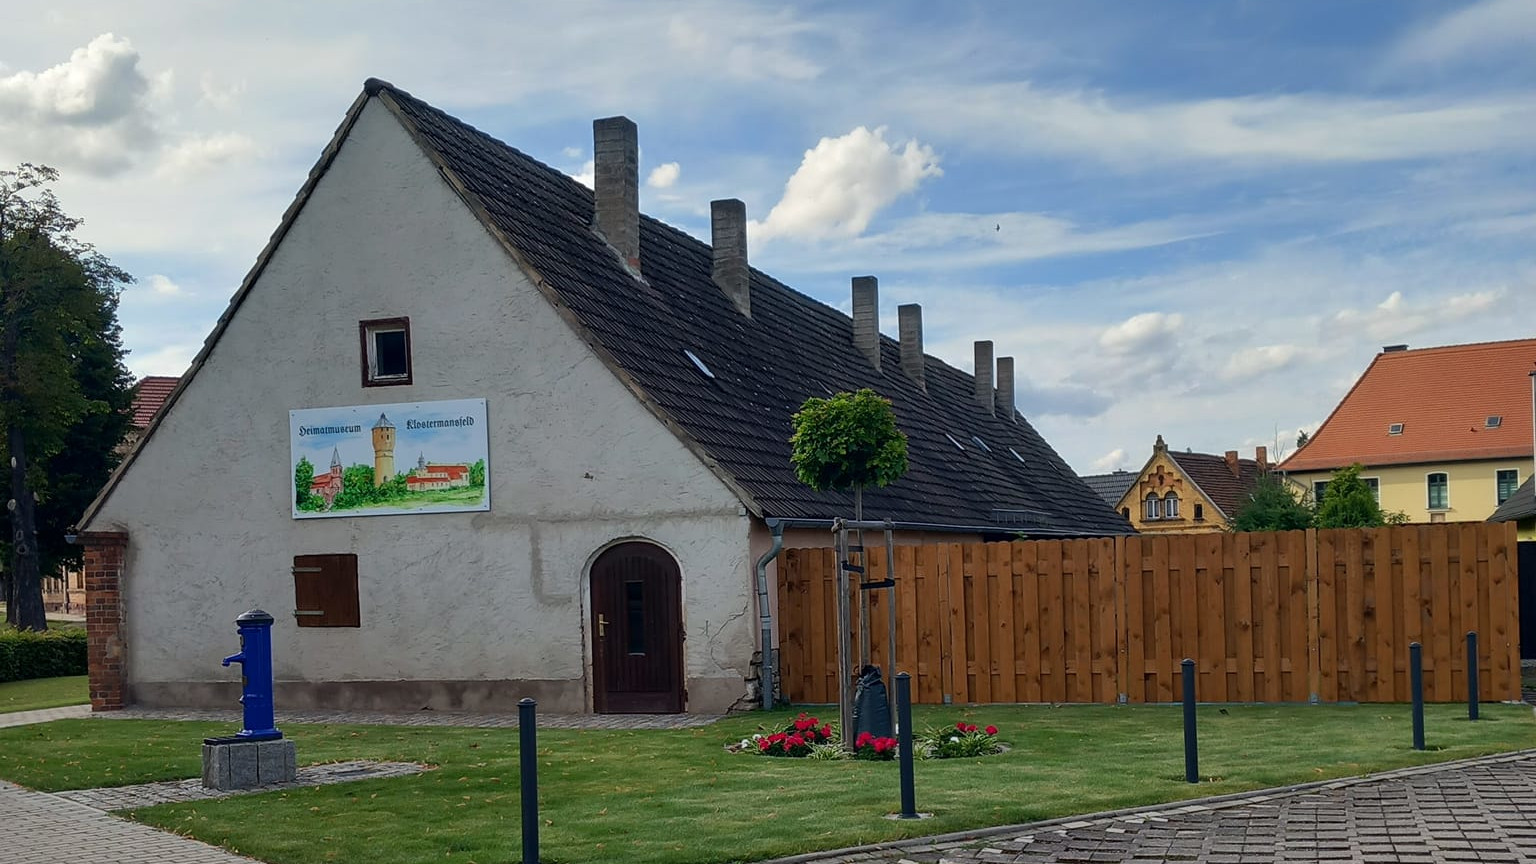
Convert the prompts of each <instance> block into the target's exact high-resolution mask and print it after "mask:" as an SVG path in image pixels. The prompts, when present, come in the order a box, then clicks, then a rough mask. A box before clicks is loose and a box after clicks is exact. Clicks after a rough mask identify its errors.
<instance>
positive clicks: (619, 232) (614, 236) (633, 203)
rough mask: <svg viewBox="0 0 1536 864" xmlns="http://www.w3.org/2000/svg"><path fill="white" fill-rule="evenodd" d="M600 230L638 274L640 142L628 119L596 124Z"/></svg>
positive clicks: (594, 142) (594, 149)
mask: <svg viewBox="0 0 1536 864" xmlns="http://www.w3.org/2000/svg"><path fill="white" fill-rule="evenodd" d="M592 160H593V184H594V185H595V186H596V187H597V188H596V189H594V190H593V191H594V195H595V197H596V199H597V230H598V231H601V232H602V234H603V239H605V240H607V241H608V245H610V246H612V247H613V248H614V249H616V250H618V253H619V256H620V257H621V258H623V259H624V263H626V264H628V265H629V266H630V268H631V269H633V270H634V271H635V272H637V273H638V272H639V271H640V141H639V132H638V130H637V129H636V128H635V123H634V121H633V120H630V119H629V118H628V117H606V118H604V119H602V120H593V121H592Z"/></svg>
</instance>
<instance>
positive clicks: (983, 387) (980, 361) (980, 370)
mask: <svg viewBox="0 0 1536 864" xmlns="http://www.w3.org/2000/svg"><path fill="white" fill-rule="evenodd" d="M975 378H976V404H977V405H980V406H981V407H982V408H984V409H986V412H987V413H988V414H991V413H993V405H994V399H995V398H996V392H995V391H993V389H992V340H990V339H986V340H980V341H978V342H977V343H976V375H975Z"/></svg>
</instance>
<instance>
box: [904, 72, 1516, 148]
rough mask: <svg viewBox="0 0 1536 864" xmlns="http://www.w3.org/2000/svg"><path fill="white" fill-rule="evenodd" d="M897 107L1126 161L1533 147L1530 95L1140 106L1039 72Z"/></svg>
mask: <svg viewBox="0 0 1536 864" xmlns="http://www.w3.org/2000/svg"><path fill="white" fill-rule="evenodd" d="M884 104H885V106H886V108H887V110H889V111H891V112H893V113H896V114H897V115H898V116H903V117H908V118H911V121H912V122H913V123H914V124H918V125H921V126H922V127H924V128H927V129H930V130H932V132H931V134H934V135H946V136H949V138H950V139H951V140H955V141H957V142H959V143H960V144H961V145H962V146H979V147H984V148H986V149H994V150H1002V151H1007V152H1026V153H1034V152H1046V153H1054V154H1058V155H1065V156H1069V157H1075V158H1076V157H1082V156H1091V157H1095V158H1098V159H1101V160H1104V161H1107V162H1110V163H1112V164H1115V165H1116V166H1117V167H1119V168H1122V169H1125V170H1146V169H1150V168H1156V167H1160V166H1162V165H1163V164H1166V163H1168V162H1187V161H1204V160H1221V161H1227V162H1237V163H1245V164H1246V163H1253V162H1281V163H1306V162H1346V163H1347V162H1373V161H1388V160H1396V159H1412V158H1419V157H1426V156H1437V155H1447V154H1454V153H1467V152H1484V151H1487V150H1490V149H1496V148H1518V147H1525V146H1527V144H1528V142H1529V140H1530V137H1531V136H1532V135H1533V134H1536V100H1532V99H1531V98H1530V96H1529V95H1528V94H1515V95H1511V96H1508V97H1496V96H1487V97H1482V98H1465V97H1462V98H1457V99H1454V100H1453V99H1449V98H1445V99H1441V98H1429V97H1424V98H1418V99H1403V100H1391V99H1370V98H1364V97H1355V96H1334V95H1326V94H1294V95H1277V96H1270V95H1264V96H1243V97H1233V98H1218V99H1203V100H1194V101H1184V102H1161V103H1157V102H1148V103H1141V104H1136V103H1133V102H1131V101H1130V100H1116V99H1112V98H1111V97H1109V96H1107V95H1105V94H1104V93H1103V92H1100V91H1085V90H1071V91H1069V90H1052V89H1048V88H1044V87H1037V86H1035V85H1033V84H1032V83H1030V82H1027V81H1026V82H1007V83H1001V84H990V85H984V86H967V87H965V88H964V89H963V90H961V89H959V88H958V87H956V86H949V85H939V84H931V85H930V84H924V85H918V86H916V87H912V88H908V89H906V90H903V91H899V92H896V93H894V94H893V95H892V97H891V98H889V99H888V100H887V101H886V102H885V103H884Z"/></svg>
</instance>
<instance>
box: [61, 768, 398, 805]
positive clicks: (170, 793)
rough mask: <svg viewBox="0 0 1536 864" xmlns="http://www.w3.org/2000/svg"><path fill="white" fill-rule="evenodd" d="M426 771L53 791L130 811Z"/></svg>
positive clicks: (304, 773)
mask: <svg viewBox="0 0 1536 864" xmlns="http://www.w3.org/2000/svg"><path fill="white" fill-rule="evenodd" d="M425 770H427V769H426V766H424V765H417V764H416V763H414V762H369V761H364V760H356V761H352V762H332V763H330V764H327V765H306V766H303V767H301V768H299V769H298V772H297V773H298V777H297V778H296V779H295V780H294V781H293V782H292V783H273V784H271V785H268V786H260V787H257V788H255V789H209V788H207V787H205V786H204V785H203V781H202V778H193V779H191V780H171V781H168V782H165V783H142V784H140V785H138V786H118V787H115V788H111V789H78V790H75V791H72V792H55V793H54V794H55V795H56V796H57V797H59V798H65V799H67V800H70V801H73V802H75V803H76V804H84V805H85V806H87V807H92V808H95V809H97V810H132V809H134V808H136V807H153V806H154V805H156V804H182V803H185V802H188V801H207V800H209V799H211V798H228V797H229V796H231V795H249V794H251V793H253V792H272V791H274V790H277V789H295V788H299V787H303V786H324V785H327V784H330V783H348V782H351V781H353V780H384V779H388V778H390V777H407V776H410V775H412V774H420V773H421V772H423V771H425Z"/></svg>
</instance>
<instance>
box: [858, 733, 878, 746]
mask: <svg viewBox="0 0 1536 864" xmlns="http://www.w3.org/2000/svg"><path fill="white" fill-rule="evenodd" d="M873 740H875V736H873V735H871V734H869V733H868V732H860V733H859V737H857V738H855V739H853V746H855V747H863V746H864V745H865V744H868V743H869V742H871V741H873Z"/></svg>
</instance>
